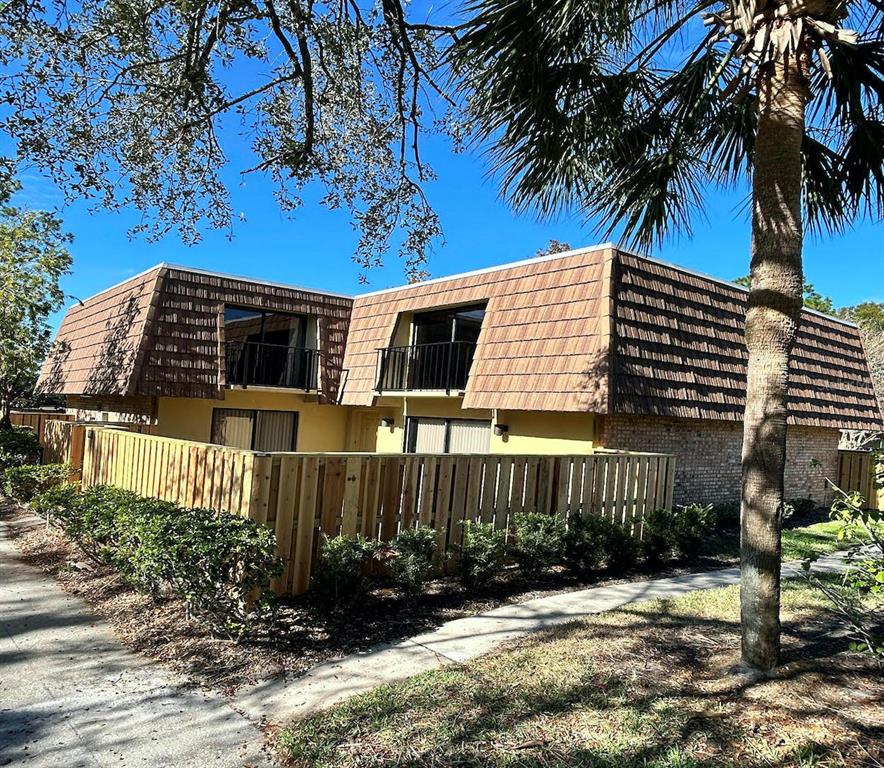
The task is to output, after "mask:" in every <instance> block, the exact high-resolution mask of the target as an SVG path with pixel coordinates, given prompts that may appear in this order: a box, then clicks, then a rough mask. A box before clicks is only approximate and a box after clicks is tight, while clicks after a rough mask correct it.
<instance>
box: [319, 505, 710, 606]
mask: <svg viewBox="0 0 884 768" xmlns="http://www.w3.org/2000/svg"><path fill="white" fill-rule="evenodd" d="M714 526H715V515H714V513H713V511H712V507H709V506H701V505H698V504H692V505H689V506H684V507H678V508H677V509H675V510H663V509H661V510H656V511H654V512H652V513H650V514H648V515H647V516H646V517H645V519H644V523H643V536H642V540H641V541H639V540H638V539H636V538H635V537H634V536H633V535H632V533H631V532H630V531H629V530H627V529H626V528H625V527H624V526H622V525H620V524H618V523H614V522H611V521H610V520H606V519H605V518H603V517H601V516H599V515H585V516H582V517H576V518H573V519H572V520H571V521H570V522H568V523H567V524H566V523H565V521H564V520H563V519H562V518H561V517H559V516H556V515H547V514H542V513H538V512H526V513H522V514H519V515H516V516H515V520H514V531H513V536H512V537H510V538H511V541H510V542H509V543H508V542H507V532H506V531H504V530H499V529H497V528H495V527H494V526H493V525H491V524H489V523H478V522H472V521H468V522H465V523H463V537H462V543H461V545H460V547H459V548H458V551H457V555H458V574H459V576H460V579H461V580H462V581H463V583H464V585H465V586H467V587H468V588H476V587H481V586H485V585H487V584H489V583H490V582H492V581H493V580H494V579H495V578H496V577H497V575H498V574H499V573H500V572H501V571H502V570H503V568H504V566H505V565H506V563H507V562H508V561H513V562H515V563H516V564H517V565H518V566H519V568H520V570H521V571H522V572H523V573H524V574H526V575H528V576H531V577H536V576H538V575H539V574H540V573H542V572H543V571H545V570H548V569H549V568H552V567H554V566H559V565H564V566H566V567H567V568H568V569H569V570H570V571H572V572H573V573H576V574H579V575H581V576H587V575H590V574H591V573H593V572H595V571H597V570H598V569H600V568H602V567H604V568H607V570H608V572H609V573H615V574H620V573H624V572H626V571H628V570H630V569H631V568H633V567H635V566H636V565H637V563H638V562H639V560H640V559H642V558H644V559H645V561H646V562H647V563H648V564H649V565H652V566H658V565H660V564H662V563H663V562H664V561H666V560H668V559H671V558H691V557H694V556H696V555H697V554H698V553H699V551H700V549H701V546H702V542H703V538H704V536H706V534H708V533H709V532H710V531H711V530H712V529H713V528H714ZM435 559H436V531H435V530H434V529H432V528H427V527H418V528H412V529H408V530H405V531H403V532H402V533H400V534H399V536H397V537H396V538H395V539H394V540H393V541H392V542H391V543H390V544H381V543H378V542H373V541H368V540H366V539H364V538H362V537H358V536H357V537H355V538H353V537H345V536H336V537H334V538H325V539H324V540H323V544H322V549H321V553H320V559H319V562H318V564H317V568H316V572H315V574H314V576H313V580H312V585H311V588H312V590H313V592H314V595H315V596H316V597H318V598H320V599H323V600H326V601H328V602H333V603H339V604H348V603H352V602H354V601H356V600H358V599H359V598H360V597H361V596H362V595H364V594H365V592H366V591H367V590H368V589H369V587H370V586H371V584H372V579H371V578H370V574H372V573H378V572H380V573H381V574H382V577H383V578H386V579H388V580H390V581H392V583H393V584H394V585H397V586H398V587H400V588H401V589H402V590H403V591H404V592H405V594H406V595H409V596H414V595H416V594H418V593H419V592H420V591H421V589H422V587H423V584H424V582H425V581H426V580H427V579H428V578H429V576H430V574H431V573H432V570H433V564H434V560H435ZM378 564H380V567H378Z"/></svg>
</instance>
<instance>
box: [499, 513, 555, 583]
mask: <svg viewBox="0 0 884 768" xmlns="http://www.w3.org/2000/svg"><path fill="white" fill-rule="evenodd" d="M514 524H515V532H516V536H515V541H514V542H513V547H512V555H513V558H514V559H515V561H516V562H517V563H518V564H519V567H520V568H521V569H522V570H523V571H524V572H525V573H527V574H530V575H536V574H538V573H540V572H541V571H543V570H545V569H546V568H549V567H551V566H553V565H557V564H559V563H561V562H562V560H563V559H564V556H565V521H564V520H563V519H562V518H561V517H559V516H558V515H547V514H544V513H542V512H522V513H519V514H517V515H515V518H514Z"/></svg>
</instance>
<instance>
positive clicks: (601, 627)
mask: <svg viewBox="0 0 884 768" xmlns="http://www.w3.org/2000/svg"><path fill="white" fill-rule="evenodd" d="M655 606H656V607H655V609H653V610H648V609H632V608H626V609H621V610H619V611H617V612H616V614H612V615H610V616H608V617H597V618H595V619H589V620H585V621H583V622H581V623H579V624H574V625H567V626H565V627H561V628H558V629H556V630H553V631H551V632H548V633H543V634H542V635H539V636H537V637H535V638H533V639H531V640H529V641H524V642H522V643H520V644H519V645H518V646H517V647H516V648H515V649H513V650H511V651H508V652H505V653H502V654H496V655H494V656H491V657H488V658H486V659H483V660H480V661H478V662H474V663H471V664H468V665H462V666H457V667H446V668H443V669H441V670H439V671H436V672H431V673H427V674H425V675H421V676H419V677H417V678H414V679H413V680H410V681H407V682H405V683H400V684H396V685H389V686H382V687H380V688H378V689H376V690H375V691H372V692H370V693H367V694H365V695H362V696H360V697H357V698H355V699H353V700H351V701H349V702H346V703H345V704H343V705H341V706H339V707H337V708H334V709H332V710H330V711H329V712H326V713H320V714H318V715H315V716H313V717H310V718H307V719H306V720H303V721H298V722H296V723H294V724H293V725H292V726H291V728H290V729H288V730H287V731H285V732H283V734H282V736H281V739H280V744H281V746H282V748H283V751H284V753H285V754H286V755H287V756H288V757H290V758H291V759H293V760H294V761H295V763H296V764H297V765H303V766H307V765H310V766H311V767H312V768H322V767H324V766H329V767H330V766H335V767H340V768H351V766H357V765H358V766H361V767H363V766H365V767H367V766H372V767H373V768H374V767H377V768H393V766H403V765H408V766H414V767H415V768H418V767H419V768H424V767H426V768H430V766H433V768H447V767H448V766H452V767H453V766H480V765H481V766H486V765H487V766H498V765H500V766H504V765H505V766H511V765H512V766H516V765H517V766H538V767H539V766H555V767H556V768H558V767H559V766H561V767H562V768H564V766H612V767H613V766H622V767H623V768H631V767H633V766H635V767H636V768H637V767H638V766H661V767H662V766H671V767H672V768H676V766H680V767H682V768H684V767H685V766H700V765H703V766H706V765H710V766H711V765H716V766H718V765H734V766H736V765H741V766H743V765H745V766H755V765H757V766H762V765H763V766H792V765H795V766H799V765H808V766H809V765H851V766H858V765H864V764H868V765H870V766H871V765H874V764H875V763H874V762H866V757H868V756H871V755H875V754H877V755H880V754H882V736H884V734H882V732H881V729H880V728H878V727H876V726H875V725H874V724H873V723H872V719H871V718H868V717H867V715H868V711H867V710H864V709H863V707H858V708H855V709H851V707H850V706H835V705H833V704H832V702H831V700H830V699H831V697H832V696H833V695H834V693H833V692H838V695H840V694H841V693H844V694H845V695H847V697H848V699H850V698H852V699H853V700H856V701H859V700H864V699H863V697H864V696H866V689H871V691H872V692H871V693H870V694H868V695H870V696H878V697H880V696H881V695H882V694H884V685H882V682H881V678H880V674H881V670H880V669H879V668H875V667H874V665H872V664H868V663H867V662H865V661H864V660H862V659H859V658H858V657H854V656H845V655H841V656H836V654H839V653H840V652H841V651H844V650H845V648H846V641H844V640H842V639H838V638H837V637H833V635H832V632H831V630H832V625H831V624H830V623H829V622H828V621H827V620H826V617H825V615H824V614H821V613H813V614H807V613H796V614H795V615H794V616H792V617H791V619H790V620H789V621H788V622H787V624H786V625H785V627H784V645H785V651H786V652H785V654H784V665H783V666H782V667H781V668H780V669H779V670H778V673H777V675H776V676H775V678H773V679H770V680H758V679H752V678H750V677H748V676H739V675H728V674H727V673H726V669H727V667H728V664H729V663H730V662H732V661H733V660H734V659H735V658H736V653H735V652H736V648H737V646H738V630H739V628H738V624H737V622H736V621H733V620H726V619H721V618H714V617H711V618H710V617H704V616H698V615H680V614H679V613H676V612H673V611H671V610H670V608H671V606H670V605H669V604H668V603H667V602H664V601H658V602H657V603H655ZM821 681H822V682H821ZM880 703H881V700H880V698H878V699H877V705H878V706H880ZM873 706H874V699H873ZM821 723H822V725H821ZM839 755H843V756H847V759H845V760H842V759H841V757H839ZM864 756H865V757H864ZM823 757H825V761H821V758H823ZM869 759H871V758H869ZM839 760H840V762H839Z"/></svg>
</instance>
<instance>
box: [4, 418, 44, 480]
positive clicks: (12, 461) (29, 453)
mask: <svg viewBox="0 0 884 768" xmlns="http://www.w3.org/2000/svg"><path fill="white" fill-rule="evenodd" d="M39 460H40V439H39V437H38V436H37V433H36V432H34V430H33V429H28V428H27V427H13V428H12V429H0V470H3V469H8V468H9V467H20V466H22V465H23V464H36V463H37V462H38V461H39Z"/></svg>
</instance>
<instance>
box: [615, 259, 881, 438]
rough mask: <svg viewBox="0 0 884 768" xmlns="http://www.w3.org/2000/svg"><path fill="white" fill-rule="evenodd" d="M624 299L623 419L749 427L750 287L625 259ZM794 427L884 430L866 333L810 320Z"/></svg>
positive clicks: (793, 403) (619, 318)
mask: <svg viewBox="0 0 884 768" xmlns="http://www.w3.org/2000/svg"><path fill="white" fill-rule="evenodd" d="M614 297H615V298H614V305H615V310H614V334H613V344H614V347H613V356H612V358H613V361H614V362H613V380H614V385H613V390H614V391H613V403H612V406H613V410H614V412H616V413H631V414H654V415H661V416H678V417H683V418H693V419H704V418H709V419H723V420H731V421H740V420H742V418H743V407H744V404H745V394H746V362H747V360H748V353H747V351H746V344H745V339H744V325H745V318H746V307H747V300H748V293H747V291H746V290H745V289H742V288H740V287H738V286H735V285H730V284H727V283H723V282H720V281H717V280H714V279H712V278H707V277H703V276H701V275H695V274H693V273H691V272H688V271H686V270H683V269H679V268H678V267H675V266H671V265H668V264H662V263H660V262H656V261H652V260H650V259H646V258H642V257H640V256H636V255H633V254H628V253H624V252H622V251H621V252H620V253H619V255H618V259H617V269H616V279H615V291H614ZM789 423H791V424H801V425H806V426H818V427H834V428H843V429H850V428H856V429H876V428H879V427H880V425H881V416H880V411H879V410H878V404H877V400H876V398H875V394H874V391H873V389H872V383H871V378H870V376H869V372H868V367H867V365H866V360H865V356H864V354H863V350H862V342H861V340H860V336H859V331H858V330H857V328H856V327H854V326H853V325H851V324H849V323H844V322H842V321H839V320H836V319H835V318H830V317H826V316H824V315H821V314H819V313H816V312H811V311H807V310H805V311H804V312H802V315H801V325H800V327H799V330H798V338H797V340H796V343H795V347H794V350H793V353H792V361H791V365H790V381H789Z"/></svg>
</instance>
